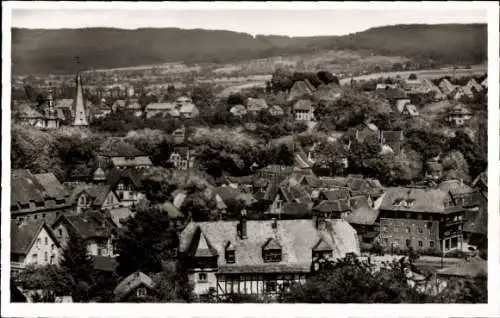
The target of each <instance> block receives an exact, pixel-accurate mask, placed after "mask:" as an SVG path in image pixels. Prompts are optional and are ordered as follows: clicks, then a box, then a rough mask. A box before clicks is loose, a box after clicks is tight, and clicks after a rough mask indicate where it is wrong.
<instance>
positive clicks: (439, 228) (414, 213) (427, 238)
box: [375, 187, 468, 253]
mask: <svg viewBox="0 0 500 318" xmlns="http://www.w3.org/2000/svg"><path fill="white" fill-rule="evenodd" d="M452 192H453V191H445V190H444V189H443V190H442V189H439V188H437V189H435V188H409V187H406V188H403V187H402V188H388V189H387V190H386V192H385V193H384V194H383V195H382V196H381V197H380V198H379V199H378V200H377V201H376V202H375V208H378V209H379V210H380V215H379V220H380V221H379V223H380V239H381V243H382V245H383V246H384V247H385V248H386V249H388V250H394V249H402V250H405V249H408V248H409V247H412V248H414V249H415V250H433V251H440V252H442V253H447V252H450V251H453V250H460V249H462V247H463V234H462V230H463V225H464V223H465V221H466V220H465V212H466V211H467V209H468V208H467V206H464V204H463V203H462V200H461V199H460V197H459V196H458V197H457V196H455V195H454V194H453V193H452Z"/></svg>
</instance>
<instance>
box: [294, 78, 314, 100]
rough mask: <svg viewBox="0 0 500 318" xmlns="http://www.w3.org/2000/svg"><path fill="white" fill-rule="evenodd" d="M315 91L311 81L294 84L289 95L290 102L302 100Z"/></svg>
mask: <svg viewBox="0 0 500 318" xmlns="http://www.w3.org/2000/svg"><path fill="white" fill-rule="evenodd" d="M314 91H315V89H314V86H312V85H311V83H310V82H309V81H307V80H306V81H297V82H295V83H294V84H293V86H292V89H291V90H290V94H289V95H288V101H289V102H291V101H293V100H296V99H299V98H302V97H304V96H306V95H309V94H312V93H313V92H314Z"/></svg>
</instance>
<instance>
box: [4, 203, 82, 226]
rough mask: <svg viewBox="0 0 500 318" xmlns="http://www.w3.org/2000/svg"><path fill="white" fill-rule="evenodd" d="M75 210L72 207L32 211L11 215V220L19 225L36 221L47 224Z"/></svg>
mask: <svg viewBox="0 0 500 318" xmlns="http://www.w3.org/2000/svg"><path fill="white" fill-rule="evenodd" d="M75 211H76V208H74V207H64V208H61V209H53V210H42V211H34V212H27V213H18V214H17V213H16V214H13V215H12V214H11V217H12V219H14V220H16V221H17V222H19V224H21V223H25V222H31V221H37V220H46V222H47V223H51V222H53V221H55V219H56V218H57V217H58V216H59V215H61V214H66V215H69V214H74V213H75Z"/></svg>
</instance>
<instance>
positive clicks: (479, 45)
mask: <svg viewBox="0 0 500 318" xmlns="http://www.w3.org/2000/svg"><path fill="white" fill-rule="evenodd" d="M326 32H327V31H325V33H326ZM228 43H229V44H230V45H229V46H228ZM327 49H339V50H343V49H349V50H363V51H368V52H371V53H374V54H381V55H388V56H389V55H390V56H405V57H408V58H410V59H413V60H415V61H417V62H422V61H424V62H428V61H433V62H437V63H440V62H441V63H449V64H475V63H481V62H484V61H485V60H486V57H487V26H486V24H446V25H445V24H443V25H396V26H387V27H378V28H373V29H369V30H367V31H363V32H359V33H353V34H349V35H345V36H322V37H286V36H265V35H258V36H256V37H252V36H251V35H250V34H246V33H237V32H231V31H217V30H202V29H195V30H182V29H177V28H163V29H136V30H123V29H112V28H87V29H60V30H42V29H17V28H14V29H13V30H12V63H13V72H14V74H26V73H31V74H43V73H68V72H72V71H73V68H74V57H75V56H78V55H80V56H81V55H85V58H84V59H82V64H83V65H82V66H83V67H86V68H114V67H126V66H137V65H145V64H157V63H165V62H180V61H183V62H186V63H202V62H208V63H222V62H224V63H226V62H237V61H243V60H249V59H256V58H266V57H272V56H276V55H290V54H301V53H308V52H311V51H317V50H327Z"/></svg>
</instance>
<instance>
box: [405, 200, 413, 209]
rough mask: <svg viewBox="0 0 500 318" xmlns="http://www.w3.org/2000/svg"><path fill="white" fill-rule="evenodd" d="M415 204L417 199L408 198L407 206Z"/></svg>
mask: <svg viewBox="0 0 500 318" xmlns="http://www.w3.org/2000/svg"><path fill="white" fill-rule="evenodd" d="M414 204H415V199H408V200H406V206H407V207H409V208H410V207H412V206H413V205H414Z"/></svg>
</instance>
